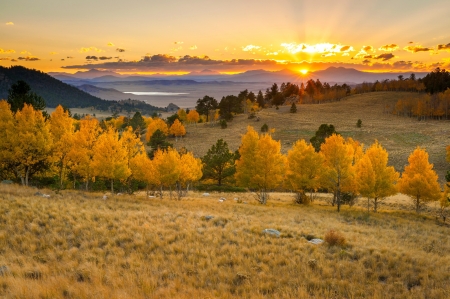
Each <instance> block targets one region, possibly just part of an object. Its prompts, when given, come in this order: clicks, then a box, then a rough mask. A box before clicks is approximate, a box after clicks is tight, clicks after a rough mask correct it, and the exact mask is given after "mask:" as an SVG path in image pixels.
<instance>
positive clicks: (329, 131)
mask: <svg viewBox="0 0 450 299" xmlns="http://www.w3.org/2000/svg"><path fill="white" fill-rule="evenodd" d="M333 134H336V135H339V133H338V132H336V129H335V128H334V126H333V125H331V124H330V125H327V124H321V125H320V127H319V129H318V130H317V131H316V135H314V136H313V137H312V138H311V139H310V140H309V142H311V144H312V146H313V147H314V149H315V150H316V152H318V151H320V146H321V145H322V143H324V142H325V139H326V138H328V137H330V136H331V135H333Z"/></svg>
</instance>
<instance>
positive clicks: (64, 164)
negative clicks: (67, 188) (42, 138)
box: [49, 105, 75, 188]
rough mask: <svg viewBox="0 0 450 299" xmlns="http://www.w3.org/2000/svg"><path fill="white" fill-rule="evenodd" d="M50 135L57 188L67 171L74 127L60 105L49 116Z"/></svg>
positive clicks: (61, 185)
mask: <svg viewBox="0 0 450 299" xmlns="http://www.w3.org/2000/svg"><path fill="white" fill-rule="evenodd" d="M49 123H50V133H51V134H52V136H53V140H54V143H53V155H54V158H55V162H56V168H57V169H58V176H59V187H60V188H62V187H63V182H64V178H65V176H66V170H67V169H68V166H69V165H68V164H69V162H70V160H69V153H70V150H71V149H72V144H73V136H74V133H75V132H74V126H73V118H71V117H70V116H69V113H68V112H67V111H64V109H63V107H62V106H61V105H58V107H56V109H55V111H54V112H53V113H52V114H51V116H50V121H49Z"/></svg>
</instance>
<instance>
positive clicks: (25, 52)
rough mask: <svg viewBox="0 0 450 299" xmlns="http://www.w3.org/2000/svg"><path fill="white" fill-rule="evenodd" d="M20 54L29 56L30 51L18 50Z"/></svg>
mask: <svg viewBox="0 0 450 299" xmlns="http://www.w3.org/2000/svg"><path fill="white" fill-rule="evenodd" d="M20 54H22V55H28V56H31V53H30V52H28V51H27V50H23V51H22V52H20Z"/></svg>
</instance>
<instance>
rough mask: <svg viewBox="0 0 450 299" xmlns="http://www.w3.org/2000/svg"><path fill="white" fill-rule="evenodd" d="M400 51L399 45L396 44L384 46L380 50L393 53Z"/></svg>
mask: <svg viewBox="0 0 450 299" xmlns="http://www.w3.org/2000/svg"><path fill="white" fill-rule="evenodd" d="M397 49H398V45H396V44H390V45H384V46H381V47H379V48H378V50H380V51H386V52H392V51H395V50H397Z"/></svg>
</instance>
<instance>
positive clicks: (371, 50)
mask: <svg viewBox="0 0 450 299" xmlns="http://www.w3.org/2000/svg"><path fill="white" fill-rule="evenodd" d="M361 50H362V51H364V52H366V53H367V52H373V47H372V46H363V47H362V49H361Z"/></svg>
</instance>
